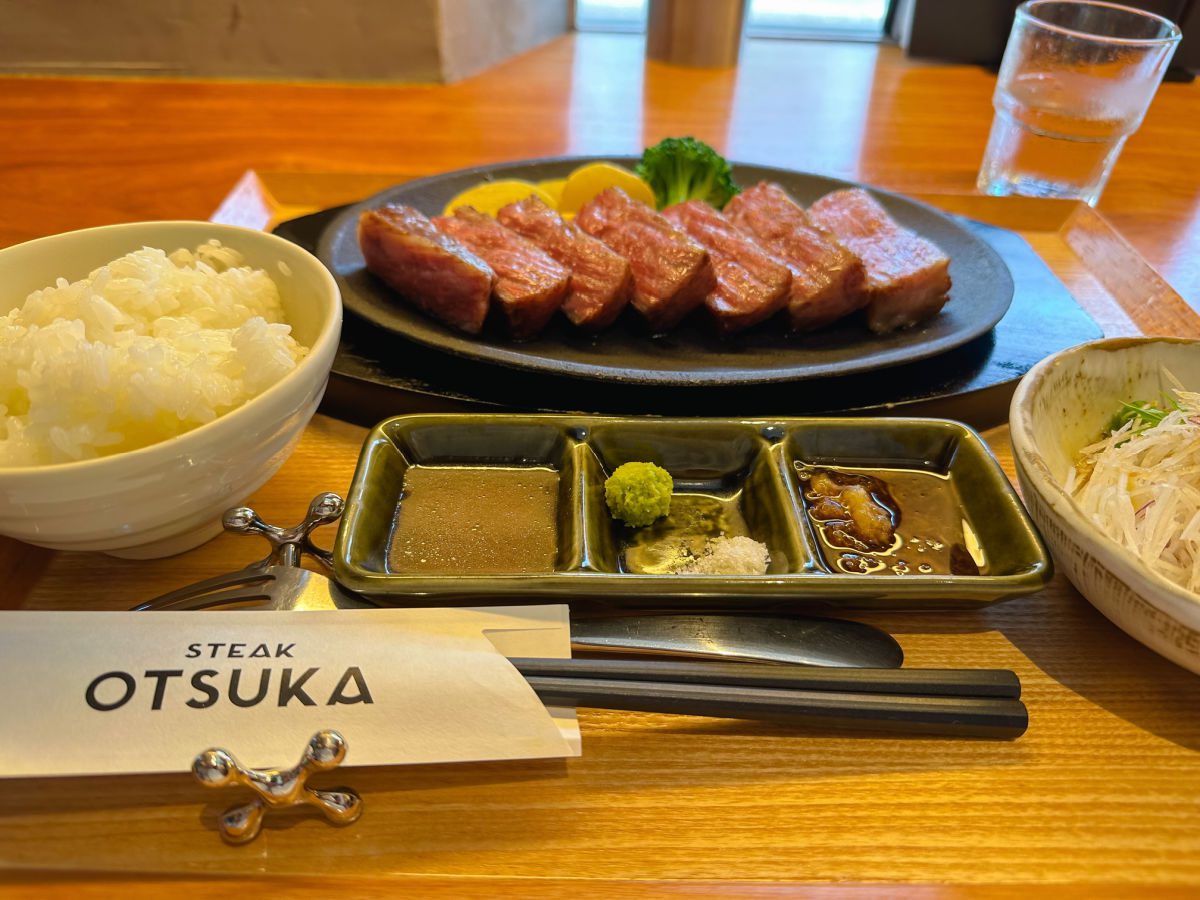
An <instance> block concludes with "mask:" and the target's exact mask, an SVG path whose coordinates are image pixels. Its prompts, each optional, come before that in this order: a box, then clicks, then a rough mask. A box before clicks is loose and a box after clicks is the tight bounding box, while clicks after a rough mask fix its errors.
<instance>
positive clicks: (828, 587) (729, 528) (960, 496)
mask: <svg viewBox="0 0 1200 900" xmlns="http://www.w3.org/2000/svg"><path fill="white" fill-rule="evenodd" d="M629 461H645V462H653V463H656V464H658V465H660V466H662V467H663V468H665V469H666V470H667V471H668V472H669V473H670V474H671V476H672V478H673V479H674V482H675V494H674V496H673V499H672V513H671V517H670V518H669V519H666V520H662V521H660V522H659V523H657V524H656V525H653V526H650V527H649V529H630V528H627V527H626V526H624V525H622V524H621V523H620V522H618V521H616V520H614V519H613V518H612V517H611V516H610V514H609V511H608V508H607V506H606V504H605V499H604V481H605V479H606V477H607V476H608V475H609V474H611V472H612V471H613V470H614V469H615V468H616V467H617V466H619V465H621V464H622V463H625V462H629ZM411 466H422V467H478V466H495V467H506V468H513V467H539V468H543V469H545V468H549V469H553V470H554V471H555V472H556V473H557V510H556V515H554V517H553V518H554V520H555V524H554V528H555V531H556V534H557V549H556V551H555V552H554V553H553V554H552V556H553V559H552V561H549V560H548V561H547V564H546V566H545V567H544V568H545V571H530V572H517V573H512V574H487V573H482V572H481V573H479V574H462V573H456V572H451V571H447V572H445V573H429V572H421V571H406V570H405V567H404V566H403V565H402V564H397V561H396V559H394V558H393V554H392V551H391V548H392V543H393V534H394V530H395V529H396V526H397V521H398V514H401V515H402V505H403V503H404V486H405V475H406V472H407V470H408V469H409V468H410V467H411ZM823 468H833V469H835V470H841V471H848V472H868V473H870V474H872V475H875V476H877V477H880V478H881V479H882V480H883V481H884V482H885V483H890V477H891V475H890V473H896V474H897V479H896V481H897V483H900V482H901V481H903V479H902V478H900V477H899V476H900V475H901V474H903V475H904V477H906V478H908V479H910V480H913V479H915V480H916V481H922V478H923V477H924V476H928V480H929V486H930V487H931V488H932V494H931V495H930V496H934V495H936V497H935V499H934V501H932V502H933V507H931V509H933V511H934V512H936V513H937V517H936V518H937V521H943V520H944V521H945V522H946V527H947V529H948V533H953V535H954V538H953V539H955V540H958V539H960V538H961V537H962V536H963V535H966V536H967V537H966V539H965V540H964V541H963V543H964V544H965V545H967V546H966V547H965V549H966V550H969V552H970V555H971V557H972V558H973V559H974V560H975V561H976V562H977V563H978V567H979V574H950V573H948V572H934V573H930V574H924V573H923V572H924V571H925V570H927V569H928V568H929V567H928V566H925V565H924V562H923V560H924V559H925V557H924V556H923V555H922V554H923V553H924V549H923V548H929V547H933V546H937V542H936V539H937V538H938V537H939V535H936V534H934V533H933V532H932V531H930V530H929V528H927V527H926V526H925V525H924V524H922V525H920V526H916V525H914V526H913V527H914V528H918V527H919V529H920V530H921V531H922V533H921V534H916V533H906V522H909V521H911V522H922V517H921V515H920V513H921V510H919V509H917V508H916V507H917V506H921V505H923V504H924V503H925V501H924V500H923V499H921V498H922V497H923V496H924V494H922V493H920V492H919V491H918V492H917V493H916V494H913V493H911V492H910V494H909V496H907V497H905V496H902V495H901V494H897V499H898V501H899V504H898V505H899V506H900V517H899V524H898V526H897V532H898V534H899V535H900V538H899V539H898V545H897V546H896V547H895V548H894V549H893V550H892V551H890V552H888V553H885V554H883V555H882V557H881V558H882V563H879V562H878V561H876V564H877V566H878V571H875V572H872V573H870V574H864V573H861V572H854V571H844V570H843V568H842V563H840V562H839V561H838V560H839V557H838V554H837V553H836V552H832V551H831V547H830V545H829V541H828V540H827V539H826V538H825V537H823V534H824V532H823V530H822V528H821V526H820V523H819V522H817V521H816V520H815V519H814V518H813V515H812V512H811V510H810V508H809V506H810V503H809V501H808V500H806V499H805V494H806V491H807V490H808V485H809V481H808V480H807V479H808V478H809V477H810V476H811V473H812V472H813V471H816V470H819V469H823ZM912 473H917V474H916V475H913V474H912ZM922 490H924V488H922ZM906 504H907V505H908V507H909V508H908V509H905V506H906ZM926 518H928V517H926ZM956 519H958V521H955V520H956ZM721 531H726V532H727V533H729V534H746V535H748V536H749V537H751V538H753V539H755V540H757V541H761V542H763V543H765V544H766V545H767V547H768V549H769V551H770V556H771V562H770V565H769V567H768V571H767V574H765V575H722V576H715V575H681V574H673V573H670V572H666V571H664V570H663V565H664V564H663V558H664V557H663V555H662V554H661V553H660V552H658V551H659V549H661V547H663V546H671V547H675V546H678V544H679V542H680V540H683V541H685V542H686V541H689V540H690V541H691V542H692V545H693V546H695V545H696V541H697V540H700V541H701V543H702V542H703V537H704V536H705V535H706V534H707V535H709V536H712V535H715V534H717V533H720V532H721ZM942 537H945V536H942ZM946 539H947V540H949V539H950V538H946ZM958 549H959V550H960V551H962V550H963V549H964V548H958ZM333 555H334V568H335V571H336V573H337V577H338V579H339V581H340V582H341V583H342V584H344V585H345V586H346V587H349V588H351V589H354V590H357V591H360V592H362V593H366V594H369V595H373V596H377V597H380V598H386V599H387V600H388V601H389V602H391V603H400V602H408V600H407V599H406V598H411V600H412V602H413V603H429V602H431V601H432V602H464V601H465V602H478V601H480V600H482V599H484V598H488V599H489V600H500V601H503V602H529V601H531V600H532V601H538V600H543V601H547V602H570V603H572V604H576V603H586V604H588V605H599V606H606V605H607V606H612V607H616V608H622V609H645V610H680V609H694V610H728V611H733V610H737V611H747V610H762V611H766V610H787V609H799V608H805V607H826V608H829V607H836V608H846V609H850V608H858V609H862V608H907V609H924V608H933V609H946V608H970V607H979V606H984V605H987V604H989V603H993V602H996V601H999V600H1004V599H1007V598H1010V597H1014V596H1019V595H1023V594H1028V593H1032V592H1034V591H1037V590H1038V589H1040V588H1041V587H1042V586H1043V585H1045V584H1046V582H1047V581H1048V580H1049V579H1050V576H1051V574H1052V571H1051V562H1050V558H1049V555H1048V554H1047V551H1046V549H1045V547H1044V545H1043V544H1042V541H1041V538H1040V537H1039V535H1038V533H1037V531H1036V530H1035V528H1034V526H1033V525H1032V523H1031V522H1030V520H1029V518H1028V516H1027V515H1026V513H1025V510H1024V508H1023V507H1022V506H1021V503H1020V501H1019V500H1018V499H1017V496H1016V494H1015V493H1014V492H1013V489H1012V487H1011V485H1010V484H1009V482H1008V479H1007V478H1006V477H1005V475H1004V473H1003V471H1001V469H1000V466H999V465H998V464H997V462H996V460H995V459H994V458H993V456H992V455H991V453H990V452H989V451H988V449H987V447H986V446H985V444H984V443H983V441H982V440H981V439H980V437H979V435H978V434H976V433H975V432H974V431H972V430H971V429H970V428H968V427H966V426H965V425H962V424H961V423H958V422H953V421H948V420H943V419H904V418H886V419H861V418H778V419H755V420H740V419H655V418H616V417H603V416H560V415H477V414H442V415H410V416H398V417H395V418H391V419H387V420H386V421H384V422H382V423H380V424H379V425H377V426H376V427H375V428H374V429H373V430H372V431H371V433H370V435H369V436H368V438H367V440H366V442H365V443H364V445H363V450H362V455H361V457H360V459H359V462H358V468H357V471H356V472H355V475H354V480H353V483H352V485H351V488H350V492H349V496H348V499H347V505H346V512H345V516H344V517H343V519H342V522H341V525H340V527H339V530H338V535H337V540H336V544H335V546H334V551H333ZM959 555H960V556H962V553H961V552H960V554H959Z"/></svg>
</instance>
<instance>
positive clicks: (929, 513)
mask: <svg viewBox="0 0 1200 900" xmlns="http://www.w3.org/2000/svg"><path fill="white" fill-rule="evenodd" d="M795 468H796V474H797V479H798V482H799V486H800V493H801V496H802V497H803V503H804V509H805V512H806V513H807V515H808V519H809V522H810V523H811V525H812V527H813V530H814V531H815V534H816V537H817V542H818V546H819V547H820V549H821V555H822V557H823V559H824V562H825V564H826V565H827V566H828V567H829V570H830V571H831V572H834V573H844V574H848V575H897V576H904V575H986V574H987V572H988V565H987V558H986V556H985V555H984V553H983V549H982V548H981V547H980V545H979V539H978V537H977V535H976V533H975V529H974V527H973V526H972V525H971V523H970V521H969V520H968V519H967V518H966V517H965V513H964V510H963V504H962V500H961V498H960V497H959V496H958V491H957V489H956V488H955V485H954V481H953V479H951V477H950V475H949V473H948V472H947V473H939V472H931V471H926V470H921V469H906V468H883V467H878V468H858V467H834V466H810V465H808V464H806V463H803V462H797V463H795ZM860 519H862V520H865V523H863V522H860Z"/></svg>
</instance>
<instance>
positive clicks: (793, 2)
mask: <svg viewBox="0 0 1200 900" xmlns="http://www.w3.org/2000/svg"><path fill="white" fill-rule="evenodd" d="M887 7H888V0H750V5H749V7H748V9H747V11H746V33H747V34H748V35H750V36H751V37H852V38H857V39H860V40H861V39H864V38H869V39H879V38H881V37H882V36H883V22H884V17H885V16H886V15H887ZM646 9H647V0H576V2H575V27H576V28H578V29H579V30H580V31H645V30H646Z"/></svg>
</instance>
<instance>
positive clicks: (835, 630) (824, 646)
mask: <svg viewBox="0 0 1200 900" xmlns="http://www.w3.org/2000/svg"><path fill="white" fill-rule="evenodd" d="M571 645H572V647H574V648H575V649H577V650H585V651H592V652H596V651H601V652H607V653H637V654H654V655H656V656H690V657H700V658H707V659H731V660H733V659H741V660H755V661H757V662H763V661H766V662H778V663H788V664H791V665H801V666H840V667H844V668H868V669H894V668H897V667H899V666H900V664H901V663H902V662H903V661H904V651H903V650H902V649H901V648H900V645H899V644H898V643H897V642H896V639H895V638H893V637H892V636H891V635H890V634H887V633H886V632H884V631H880V630H879V629H878V628H873V627H872V626H870V625H864V624H862V623H861V622H849V621H846V620H843V619H823V618H811V617H806V616H786V617H785V616H754V615H662V616H656V615H638V616H619V617H611V618H608V617H606V618H589V617H576V616H574V615H572V616H571Z"/></svg>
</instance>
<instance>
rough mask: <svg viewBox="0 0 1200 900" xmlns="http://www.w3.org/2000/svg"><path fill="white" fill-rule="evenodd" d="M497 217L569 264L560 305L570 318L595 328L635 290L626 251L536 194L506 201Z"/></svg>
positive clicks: (616, 311)
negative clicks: (572, 221) (568, 219)
mask: <svg viewBox="0 0 1200 900" xmlns="http://www.w3.org/2000/svg"><path fill="white" fill-rule="evenodd" d="M496 217H497V218H498V219H499V220H500V223H501V224H502V225H503V226H504V227H505V228H508V229H510V230H512V231H515V232H516V233H517V234H519V235H521V236H522V237H524V238H527V239H528V240H530V241H532V242H533V243H535V244H537V245H538V246H539V247H541V248H542V249H543V250H545V251H546V252H547V253H548V254H550V256H552V257H554V259H555V260H557V261H558V262H559V263H561V264H562V265H564V266H566V267H567V268H568V269H570V270H571V287H570V290H569V291H568V293H567V299H566V300H564V301H563V305H562V311H563V313H564V314H565V315H566V317H567V318H568V319H570V320H571V324H573V325H577V326H579V327H580V328H583V329H585V330H587V331H599V330H600V329H602V328H607V327H608V326H609V325H611V324H612V323H613V321H614V320H615V319H616V318H617V316H619V315H620V314H621V310H623V309H624V308H625V304H626V303H628V302H629V294H630V292H631V291H632V290H633V275H632V274H631V273H630V271H629V263H627V262H626V261H625V258H624V257H622V256H618V255H617V254H616V253H614V252H613V251H612V250H609V249H608V247H606V246H605V245H604V244H602V243H600V241H598V240H596V239H595V238H594V237H592V236H591V235H588V234H584V233H583V232H582V231H580V230H579V229H578V228H576V227H575V226H574V225H572V224H570V223H569V222H564V221H563V218H562V216H560V215H559V214H558V213H556V212H555V211H554V210H552V209H551V208H550V207H548V206H547V205H546V204H545V203H543V202H542V201H541V200H539V199H538V198H537V197H529V198H527V199H525V200H519V201H517V202H516V203H510V204H509V205H508V206H506V207H504V208H503V209H502V210H500V212H499V213H497V216H496Z"/></svg>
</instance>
